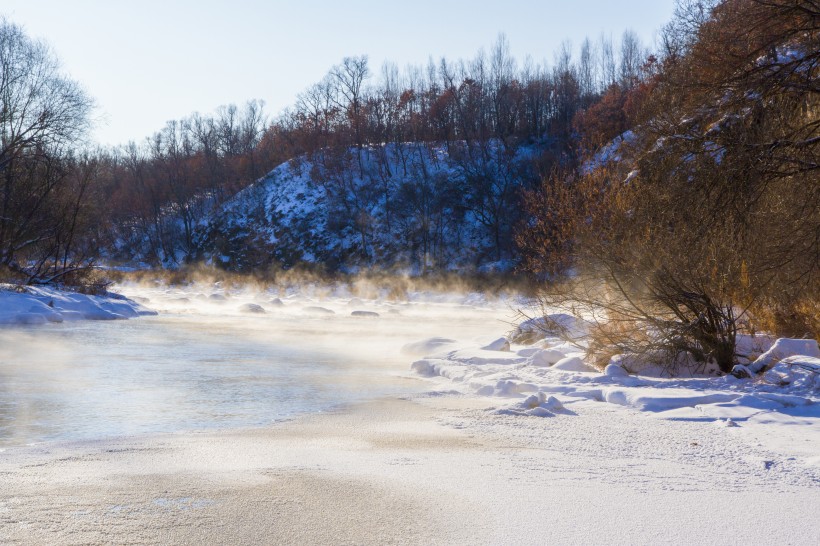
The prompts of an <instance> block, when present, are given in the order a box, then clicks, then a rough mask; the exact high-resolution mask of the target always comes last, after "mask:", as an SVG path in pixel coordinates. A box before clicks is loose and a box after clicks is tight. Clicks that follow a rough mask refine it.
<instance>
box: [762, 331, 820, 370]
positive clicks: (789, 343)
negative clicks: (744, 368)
mask: <svg viewBox="0 0 820 546" xmlns="http://www.w3.org/2000/svg"><path fill="white" fill-rule="evenodd" d="M796 355H802V356H808V357H812V358H820V348H818V346H817V341H815V340H813V339H787V338H780V339H778V340H777V341H775V342H774V345H772V347H771V348H770V349H769V350H768V351H766V352H765V353H763V354H762V355H760V356H759V357H758V358H757V359H756V360H755V361H754V362H752V363H751V364H749V366H748V368H749V369H750V370H751V371H752V372H754V373H759V372H762V371H764V370H767V369H768V368H771V367H772V366H774V365H775V364H776V363H778V362H780V361H782V360H783V359H785V358H788V357H792V356H796Z"/></svg>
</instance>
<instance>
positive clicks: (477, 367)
mask: <svg viewBox="0 0 820 546" xmlns="http://www.w3.org/2000/svg"><path fill="white" fill-rule="evenodd" d="M555 319H558V320H555ZM555 324H559V326H560V327H561V328H560V329H562V330H563V331H564V333H567V332H570V334H574V335H579V334H580V333H581V332H582V331H583V325H580V324H578V323H576V322H573V321H569V320H568V319H566V318H565V317H562V316H560V315H557V316H555V317H554V318H549V317H548V318H546V319H530V320H528V321H525V322H524V323H523V324H522V325H520V326H519V327H518V328H516V329H515V331H514V333H513V335H512V338H513V340H514V341H513V343H512V345H511V347H510V351H509V352H499V351H489V350H487V348H488V346H483V347H482V346H481V345H477V344H470V343H464V342H461V343H460V344H459V343H455V342H450V343H447V344H446V345H445V344H442V345H440V346H432V345H430V346H425V344H424V343H420V344H419V345H418V348H419V349H420V348H429V349H430V351H429V352H428V354H426V355H424V356H425V357H424V358H422V359H420V360H417V361H415V362H413V363H412V365H411V370H412V371H413V372H415V373H416V374H418V375H421V376H424V377H428V378H432V379H433V380H436V381H444V380H447V381H449V382H451V383H452V384H453V385H454V386H456V387H457V388H458V390H459V391H460V392H463V393H465V394H472V395H478V396H489V397H494V398H499V399H502V400H503V399H506V400H507V401H506V402H504V403H503V404H502V405H501V407H500V409H495V410H493V411H495V413H496V414H499V415H507V416H538V417H550V416H554V415H556V410H558V409H559V408H562V407H563V408H569V407H570V406H571V405H572V404H574V403H577V402H578V401H582V400H585V401H594V402H601V403H606V404H607V405H610V406H614V407H618V408H621V409H622V410H623V411H636V412H639V413H642V414H646V415H649V416H652V417H653V418H657V419H662V420H668V421H679V420H683V421H689V422H705V423H714V424H715V425H720V426H721V427H723V428H726V429H731V430H733V431H736V432H735V433H736V434H738V435H741V436H743V437H744V438H746V439H747V440H748V441H750V442H751V441H754V442H756V443H760V444H762V445H765V446H767V447H769V448H771V449H773V450H775V451H776V452H778V453H780V454H782V456H783V457H786V458H791V459H790V460H796V461H798V462H799V463H800V464H804V465H808V466H810V467H820V358H818V356H819V355H820V353H819V352H818V347H817V342H816V341H814V340H793V339H778V340H776V341H774V342H773V343H772V342H771V340H770V338H767V337H766V336H759V337H757V338H756V339H754V340H750V339H746V340H743V343H744V344H745V345H746V349H748V350H749V353H750V354H754V352H755V351H754V350H753V349H756V350H758V351H760V350H763V352H762V354H761V355H760V357H759V358H758V359H757V360H755V362H754V365H755V369H756V370H764V369H768V372H766V373H765V374H763V375H756V374H754V373H753V372H750V376H752V378H751V379H738V378H736V377H734V376H732V375H726V376H714V375H712V374H711V373H709V370H707V371H706V372H707V373H704V374H702V375H701V376H693V377H684V378H668V377H666V378H664V377H661V376H660V374H657V373H654V372H655V371H657V370H654V369H653V368H648V367H643V368H640V367H637V368H635V369H641V370H642V372H646V373H642V374H641V375H637V374H630V373H629V372H628V371H627V369H625V368H624V367H623V366H621V365H619V364H618V362H621V361H624V358H617V357H616V358H613V359H612V362H611V363H610V364H608V365H607V366H606V368H605V369H604V371H603V373H601V372H599V371H597V370H596V369H595V368H594V367H593V366H592V365H591V364H590V362H589V361H588V360H587V356H586V355H585V353H584V352H583V351H580V350H579V349H578V347H576V345H575V344H567V343H565V342H562V341H561V340H560V339H559V338H558V337H556V336H550V335H549V334H550V333H553V334H554V333H555V330H556V328H555V327H554V326H555ZM767 339H768V340H769V344H771V347H770V348H768V350H764V349H765V348H766V345H767V343H766V340H767ZM515 340H518V342H516V341H515ZM522 340H523V341H526V343H527V344H526V345H525V344H522V343H521V341H522ZM576 341H578V342H581V341H582V340H581V339H580V338H576ZM533 343H536V344H537V346H533V345H532V344H533ZM753 346H754V347H753ZM629 369H633V368H629ZM510 399H512V400H511V401H510Z"/></svg>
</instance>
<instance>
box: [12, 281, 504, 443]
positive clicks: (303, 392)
mask: <svg viewBox="0 0 820 546" xmlns="http://www.w3.org/2000/svg"><path fill="white" fill-rule="evenodd" d="M122 291H123V292H124V293H125V294H127V295H129V296H135V297H139V298H144V300H143V301H145V302H146V303H145V305H147V306H148V307H152V308H154V309H157V310H158V311H160V314H159V315H158V316H154V317H142V318H137V319H131V320H123V321H79V322H65V323H62V324H48V325H44V326H37V327H3V328H0V447H8V446H20V445H26V444H32V443H40V442H48V441H55V440H57V441H74V440H92V439H98V438H109V437H116V436H124V435H126V436H130V435H143V434H154V433H163V432H179V431H190V430H202V429H211V428H238V427H255V426H264V425H266V424H269V423H271V422H274V421H277V420H281V419H285V418H288V417H291V416H294V415H297V414H302V413H306V412H317V411H323V410H327V409H330V408H333V407H335V406H339V405H343V404H346V403H349V402H354V401H358V400H363V399H368V398H375V397H379V396H383V395H388V394H395V393H399V392H413V391H416V390H421V389H425V388H428V389H429V384H425V383H424V382H422V381H419V380H417V379H413V378H411V377H410V372H409V364H410V363H411V362H412V360H413V359H414V358H415V356H414V355H410V354H405V353H402V352H401V348H402V346H403V345H404V344H406V343H408V342H413V341H417V340H419V339H424V338H429V337H433V336H440V337H448V338H454V339H459V340H476V339H483V338H486V339H491V338H492V337H493V336H494V335H495V336H496V337H497V334H498V333H499V332H503V331H504V330H505V329H506V328H507V325H506V324H505V323H504V321H505V320H509V319H510V316H511V314H512V313H511V311H510V309H509V307H508V306H507V305H506V304H495V305H491V304H487V303H486V302H484V301H483V298H480V297H476V296H450V297H444V296H432V295H427V296H418V297H416V298H415V300H414V298H411V301H404V302H388V301H385V300H382V299H358V298H353V297H344V296H342V297H340V296H335V297H333V296H331V297H320V296H316V295H315V294H312V296H313V297H308V296H305V295H301V294H297V295H294V294H290V295H286V294H282V295H281V297H279V296H280V294H278V293H277V294H271V293H252V292H248V291H242V292H237V291H235V292H231V291H227V292H225V291H222V290H219V289H210V290H208V289H205V290H202V289H199V290H197V289H190V290H187V291H181V290H170V289H142V288H135V287H131V288H124V289H122ZM254 306H258V307H254ZM254 311H255V312H254ZM354 311H359V312H360V311H364V312H365V313H364V314H363V313H356V314H357V315H359V316H354V315H353V312H354ZM376 314H378V316H376ZM362 315H364V316H362ZM482 336H483V338H482Z"/></svg>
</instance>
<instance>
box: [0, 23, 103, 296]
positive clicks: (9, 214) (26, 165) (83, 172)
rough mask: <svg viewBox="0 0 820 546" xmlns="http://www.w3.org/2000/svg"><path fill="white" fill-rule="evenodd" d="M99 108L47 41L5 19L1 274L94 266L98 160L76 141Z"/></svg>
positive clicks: (1, 41)
mask: <svg viewBox="0 0 820 546" xmlns="http://www.w3.org/2000/svg"><path fill="white" fill-rule="evenodd" d="M91 107H92V102H91V100H90V99H89V97H88V95H86V93H85V92H84V91H83V90H82V89H81V88H80V87H79V85H78V84H77V83H75V82H73V81H71V80H69V79H67V78H65V77H63V76H62V74H60V71H59V65H58V63H57V60H56V58H55V56H54V55H53V53H52V52H51V51H50V50H49V49H48V47H47V46H46V45H45V44H44V43H42V42H38V41H34V40H31V39H30V38H28V37H27V36H26V35H25V34H24V33H23V31H22V30H21V29H20V27H18V26H15V25H13V24H12V23H10V22H9V21H7V20H6V19H3V18H0V275H2V274H5V275H6V276H9V277H11V278H15V279H19V280H22V281H24V282H38V283H45V282H51V281H56V280H62V279H64V278H65V277H66V276H67V275H71V274H72V273H74V272H77V271H80V270H82V269H85V268H86V267H87V266H88V263H89V259H90V258H91V257H92V255H90V254H89V253H87V252H86V250H87V249H85V248H83V247H82V246H81V245H79V244H78V243H79V239H80V234H85V228H86V225H85V222H86V221H87V218H86V217H85V216H84V215H83V214H82V213H83V208H84V206H85V197H86V193H87V192H88V191H89V187H90V184H91V182H92V179H93V175H94V172H95V168H96V161H95V160H94V159H93V158H91V157H89V156H88V155H87V154H82V153H80V152H77V151H76V148H75V147H76V145H77V144H78V142H79V141H80V139H81V138H82V137H83V135H84V133H85V131H86V129H87V128H88V121H89V113H90V110H91Z"/></svg>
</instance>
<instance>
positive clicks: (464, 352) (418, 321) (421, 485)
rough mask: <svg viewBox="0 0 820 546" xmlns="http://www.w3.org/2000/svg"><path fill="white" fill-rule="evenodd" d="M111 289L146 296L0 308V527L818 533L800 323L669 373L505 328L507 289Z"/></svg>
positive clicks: (78, 537) (288, 540) (181, 534)
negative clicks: (46, 319)
mask: <svg viewBox="0 0 820 546" xmlns="http://www.w3.org/2000/svg"><path fill="white" fill-rule="evenodd" d="M120 289H121V290H122V291H123V292H124V293H126V294H128V295H129V296H131V297H135V298H142V299H140V300H139V301H141V302H144V305H146V306H148V307H150V308H152V309H155V310H158V311H159V312H160V314H159V315H158V316H153V317H152V316H148V317H144V318H140V319H138V320H132V321H127V322H116V323H113V322H90V321H89V322H74V323H61V324H60V323H46V324H41V325H38V326H28V325H26V326H20V325H17V326H6V327H4V328H2V329H0V435H2V434H5V435H6V439H7V440H8V439H9V438H12V439H13V441H6V442H5V445H0V480H2V488H0V543H4V544H5V543H10V544H18V543H19V544H43V543H59V544H75V543H77V544H79V543H135V544H155V543H180V544H189V543H230V544H259V543H275V544H318V543H332V544H385V543H394V544H547V543H550V544H551V543H558V544H818V543H820V528H818V525H817V524H816V522H817V507H818V505H819V504H820V410H818V406H820V404H819V403H818V401H819V400H818V385H817V379H816V373H815V371H814V366H815V365H816V363H815V361H816V360H817V356H813V353H812V351H814V350H815V349H816V348H817V346H816V343H815V344H814V345H812V343H811V342H808V341H806V340H781V341H778V342H775V340H771V339H769V340H763V339H756V340H744V343H745V342H747V341H748V342H749V343H751V342H752V341H753V342H754V343H751V344H752V345H755V350H756V351H757V354H755V355H752V356H755V357H758V356H759V358H755V359H754V360H750V362H749V364H748V365H747V367H749V368H752V369H753V368H754V363H755V362H758V361H759V360H760V359H764V361H763V366H765V367H766V368H770V369H769V371H768V372H767V373H764V374H763V375H762V376H755V377H759V378H758V379H734V378H729V377H715V376H711V375H709V376H704V377H689V378H683V379H670V378H663V377H650V376H647V375H643V376H639V375H634V374H630V373H629V372H628V368H629V365H628V362H627V360H628V359H621V360H618V359H615V361H614V362H613V363H612V364H610V366H608V367H607V369H606V370H605V372H604V373H600V372H598V371H595V370H594V369H593V368H591V367H589V365H588V363H587V362H586V361H585V360H584V358H583V353H582V352H581V351H580V350H579V349H578V348H577V347H576V346H575V345H572V344H566V343H563V342H561V340H559V339H557V338H555V337H550V336H549V335H538V334H533V335H529V336H521V335H520V334H521V333H522V329H521V328H519V329H517V330H514V329H513V327H512V325H511V324H510V321H511V320H512V317H514V316H515V310H516V309H517V308H519V307H520V306H521V305H522V304H523V302H522V301H521V300H518V299H516V298H514V297H505V298H499V299H495V298H489V297H486V296H482V295H476V294H438V293H409V294H403V295H402V296H401V297H399V296H397V294H396V293H391V292H389V291H387V290H377V289H374V290H370V291H358V292H356V293H355V294H354V293H353V292H351V291H350V290H349V287H344V286H338V287H318V286H302V287H298V288H283V289H279V290H275V291H269V290H265V291H259V290H251V289H247V288H232V287H223V286H207V287H203V286H191V287H187V288H184V289H179V288H167V287H163V286H155V287H150V288H144V287H129V286H125V287H120ZM357 311H361V312H364V313H357ZM78 325H79V326H83V325H84V326H87V327H88V328H91V330H89V329H85V330H82V332H85V334H82V335H81V334H80V333H78V331H77V330H74V329H73V328H77V327H78ZM138 325H146V326H138ZM153 325H156V327H157V330H156V332H163V333H162V334H161V335H160V334H159V333H151V334H150V335H148V334H146V333H145V332H142V333H140V329H141V328H144V329H151V328H154V326H153ZM126 326H127V327H128V328H129V329H127V330H126V332H127V334H126V335H125V336H121V337H117V335H116V334H115V333H114V330H117V329H120V330H125V328H124V327H126ZM565 326H572V325H571V324H567V325H565ZM526 328H527V327H526V326H525V327H524V330H526ZM89 332H91V334H93V335H91V334H89ZM152 332H153V331H152ZM578 333H579V334H582V332H580V331H579V332H578ZM77 336H79V340H80V342H79V343H73V342H72V340H74V339H76V338H77ZM161 336H166V337H169V339H170V341H168V342H167V343H166V341H165V340H164V338H163V339H160V337H161ZM15 340H17V341H19V346H18V348H16V349H15V348H13V346H12V344H13V342H14V341H15ZM95 340H96V341H95ZM522 340H525V341H527V344H526V345H525V344H522V343H519V341H522ZM58 341H59V343H58ZM52 342H53V343H52ZM66 343H67V344H68V345H67V346H70V347H71V349H72V351H73V355H69V357H67V356H66V355H64V354H63V351H62V349H63V348H64V347H65V346H66V345H64V344H66ZM95 343H96V344H97V347H94V345H95ZM102 346H105V347H109V349H105V348H104V347H102ZM111 346H114V347H116V350H113V349H110V347H111ZM82 347H87V349H86V350H85V351H83V349H82ZM172 347H178V349H176V350H173V349H172ZM163 352H169V353H170V354H169V357H168V358H166V359H162V358H160V357H159V356H158V354H161V353H163ZM132 353H133V354H132ZM129 354H130V356H129ZM101 355H102V356H101ZM135 355H136V357H135ZM300 358H302V361H300V360H299V359H300ZM53 360H58V361H59V363H58V364H59V365H54V366H51V365H46V364H44V363H45V362H51V361H53ZM9 362H13V363H14V365H13V366H11V367H9V365H8V363H9ZM27 362H28V363H32V366H31V368H34V369H31V368H27V367H26V366H25V364H26V363H27ZM117 362H120V365H119V366H116V363H117ZM106 363H107V365H106ZM122 363H125V365H123V364H122ZM758 363H759V362H758ZM106 369H108V373H104V371H102V370H106ZM311 369H313V370H314V372H313V373H311V372H310V370H311ZM95 370H96V371H95ZM141 370H142V371H141ZM274 370H279V371H278V372H276V373H274ZM283 370H284V372H287V373H279V372H283ZM646 371H647V372H651V370H646ZM49 375H51V376H54V377H55V378H54V379H52V380H49V379H48V377H49ZM655 375H658V374H655ZM154 376H157V377H161V378H162V381H151V380H149V379H148V378H150V377H154ZM66 377H68V378H71V381H70V384H71V386H72V388H74V389H77V390H80V391H81V392H82V394H83V396H84V397H85V399H86V400H85V401H84V402H83V404H86V405H87V406H88V407H89V408H90V409H89V411H87V412H86V413H85V414H84V415H83V414H81V413H79V412H78V413H72V410H71V408H70V407H69V406H71V405H76V404H79V405H83V404H80V402H79V401H77V400H75V399H72V398H70V397H69V398H66V397H67V396H68V395H67V390H68V389H66V388H62V387H60V386H59V385H56V384H55V383H59V382H60V381H61V379H60V378H63V379H62V381H63V382H65V379H64V378H66ZM288 382H289V383H288ZM260 383H261V384H265V385H267V387H266V388H258V386H259V384H260ZM129 384H130V385H131V389H130V390H129V388H128V387H127V385H129ZM284 384H290V386H291V387H293V385H294V384H295V385H298V386H305V387H307V388H304V389H301V388H281V389H280V388H273V386H275V385H284ZM247 385H251V386H252V387H250V388H246V387H247ZM254 385H255V386H254ZM21 386H23V387H25V389H27V391H25V392H27V394H26V395H25V396H20V394H19V392H17V390H19V389H20V387H21ZM12 387H13V388H12ZM112 392H113V393H114V394H112ZM49 396H51V398H49ZM146 397H147V398H146ZM32 399H36V400H38V407H36V408H35V407H33V406H32V405H31V404H29V405H26V401H29V402H30V401H31V400H32ZM95 399H96V402H95V401H94V400H95ZM134 400H142V402H147V403H145V404H144V403H142V402H140V403H134V402H133V401H134ZM299 400H301V401H299ZM67 401H68V402H67ZM295 401H296V402H295ZM118 407H120V410H118V409H117V408H118ZM152 407H154V408H156V409H155V411H156V412H159V413H160V414H162V416H163V417H164V418H163V419H157V418H156V415H151V408H152ZM123 408H124V409H123ZM128 408H132V409H130V410H128V411H129V412H132V414H130V415H127V416H124V415H122V412H123V411H125V410H126V409H128ZM197 408H200V409H199V415H198V414H197ZM275 408H279V410H276V409H275ZM35 410H36V411H35ZM280 410H281V411H280ZM50 412H56V413H62V414H68V415H74V417H73V418H71V419H62V420H61V421H59V423H60V427H62V429H64V430H63V433H61V434H58V435H56V436H55V435H49V434H43V432H42V431H43V430H45V429H42V428H37V427H27V428H26V427H22V430H17V433H16V434H12V435H11V436H9V434H10V433H9V431H11V430H14V427H15V426H16V425H15V423H16V422H20V421H21V420H23V419H24V418H25V417H26V416H27V415H34V414H36V417H37V418H36V419H34V420H35V421H37V422H39V423H41V424H42V423H45V422H46V421H48V420H49V419H50V418H51V417H49V413H50ZM92 413H93V414H100V415H102V416H103V417H105V416H106V415H110V416H111V419H112V420H115V421H116V420H117V419H119V420H120V421H121V422H123V423H130V427H120V428H117V427H109V428H106V427H105V426H103V425H97V426H94V427H91V428H86V429H85V430H83V427H82V426H78V424H77V423H75V421H80V420H83V419H90V420H92V421H93V420H94V419H92V418H91V414H92ZM255 414H261V415H263V416H265V418H263V419H261V420H256V421H254V420H253V419H252V418H251V417H250V416H252V415H255ZM126 417H127V418H126ZM115 418H116V419H115ZM99 421H100V422H105V419H100V420H99ZM29 422H31V419H30V420H29ZM89 431H90V433H91V435H90V436H89V434H88V433H89Z"/></svg>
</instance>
